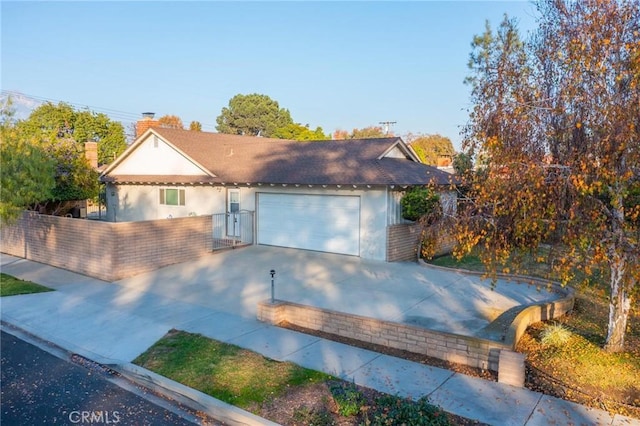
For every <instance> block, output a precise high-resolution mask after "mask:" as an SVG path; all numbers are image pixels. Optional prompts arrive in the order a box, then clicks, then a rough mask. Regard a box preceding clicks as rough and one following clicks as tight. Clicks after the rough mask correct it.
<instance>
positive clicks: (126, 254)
mask: <svg viewBox="0 0 640 426" xmlns="http://www.w3.org/2000/svg"><path fill="white" fill-rule="evenodd" d="M0 242H1V243H2V246H1V247H0V250H1V251H2V252H3V253H7V254H10V255H13V256H17V257H22V258H26V259H29V260H33V261H36V262H40V263H46V264H48V265H52V266H56V267H59V268H63V269H68V270H70V271H73V272H77V273H80V274H84V275H89V276H91V277H95V278H99V279H102V280H105V281H116V280H119V279H122V278H125V277H129V276H132V275H136V274H139V273H141V272H148V271H152V270H155V269H158V268H161V267H163V266H166V265H170V264H173V263H179V262H184V261H186V260H190V259H193V258H195V257H199V256H202V255H204V254H206V253H210V252H211V249H212V246H213V231H212V221H211V216H194V217H184V218H175V219H160V220H149V221H143V222H117V223H113V222H102V221H93V220H84V219H72V218H67V217H58V216H48V215H39V214H37V213H34V212H26V213H25V214H24V215H23V216H22V217H21V218H20V220H19V221H18V222H17V223H16V224H14V225H11V226H4V225H3V226H2V227H1V228H0Z"/></svg>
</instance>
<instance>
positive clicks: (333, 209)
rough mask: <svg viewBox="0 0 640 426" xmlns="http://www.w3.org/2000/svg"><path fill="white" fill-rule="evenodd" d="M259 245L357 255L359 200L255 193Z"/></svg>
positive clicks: (344, 197)
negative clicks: (256, 194) (256, 197)
mask: <svg viewBox="0 0 640 426" xmlns="http://www.w3.org/2000/svg"><path fill="white" fill-rule="evenodd" d="M258 244H266V245H272V246H281V247H292V248H300V249H306V250H316V251H325V252H330V253H340V254H351V255H355V256H358V255H359V254H360V197H357V196H343V195H300V194H269V193H259V194H258Z"/></svg>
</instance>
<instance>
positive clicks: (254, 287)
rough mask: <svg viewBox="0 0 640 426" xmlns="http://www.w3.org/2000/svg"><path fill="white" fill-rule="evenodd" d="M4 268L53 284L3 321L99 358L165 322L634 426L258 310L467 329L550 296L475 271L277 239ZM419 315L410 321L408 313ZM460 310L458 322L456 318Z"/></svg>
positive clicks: (355, 377)
mask: <svg viewBox="0 0 640 426" xmlns="http://www.w3.org/2000/svg"><path fill="white" fill-rule="evenodd" d="M0 265H1V268H2V272H4V273H7V274H10V275H13V276H16V277H18V278H22V279H27V280H31V281H34V282H37V283H40V284H43V285H47V286H49V287H52V288H55V289H56V290H57V291H55V292H48V293H40V294H32V295H23V296H12V297H4V298H2V299H0V309H1V311H2V313H1V317H2V321H3V322H4V323H6V324H10V325H12V326H15V327H18V328H20V329H22V330H25V331H27V332H29V333H31V334H33V335H35V336H38V337H41V338H43V339H46V340H48V341H51V342H53V343H54V344H56V345H58V346H61V347H63V348H66V349H68V350H71V351H73V352H77V353H80V354H82V355H83V356H88V357H90V358H92V359H94V360H95V361H97V362H101V363H105V364H129V363H130V362H131V361H132V360H133V359H134V358H135V357H136V356H138V355H139V354H140V353H142V352H144V351H145V350H146V349H147V348H148V347H149V346H151V345H152V344H153V343H155V342H156V341H157V340H158V339H160V338H161V337H162V336H163V335H164V334H165V333H166V332H167V331H169V330H170V329H172V328H175V329H180V330H185V331H189V332H195V333H201V334H203V335H205V336H208V337H211V338H214V339H217V340H220V341H224V342H228V343H233V344H236V345H238V346H241V347H245V348H248V349H251V350H254V351H256V352H259V353H261V354H263V355H264V356H266V357H269V358H273V359H276V360H287V361H292V362H295V363H297V364H299V365H302V366H304V367H308V368H312V369H316V370H320V371H325V372H327V373H331V374H334V375H336V376H339V377H342V378H345V379H348V380H350V381H354V382H355V383H357V384H360V385H363V386H367V387H371V388H375V389H378V390H381V391H383V392H388V393H391V394H399V395H402V396H410V397H413V398H419V397H421V396H423V395H428V396H429V398H430V400H431V401H432V402H433V403H435V404H438V405H440V406H441V407H442V408H443V409H444V410H446V411H449V412H451V413H455V414H458V415H461V416H464V417H468V418H471V419H475V420H478V421H480V422H484V423H489V424H494V425H548V424H575V425H579V424H585V425H594V424H601V425H638V426H640V420H638V419H631V418H626V417H623V416H618V415H616V416H611V415H609V414H608V413H607V412H604V411H599V410H594V409H590V408H586V407H584V406H581V405H578V404H574V403H570V402H566V401H564V400H560V399H557V398H553V397H548V396H545V395H543V394H540V393H537V392H532V391H529V390H527V389H522V388H515V387H511V386H508V385H502V384H498V383H495V382H489V381H486V380H482V379H478V378H473V377H469V376H465V375H462V374H458V373H453V372H451V371H448V370H443V369H439V368H435V367H430V366H425V365H421V364H418V363H413V362H410V361H406V360H402V359H399V358H394V357H390V356H386V355H382V354H379V353H375V352H371V351H367V350H364V349H359V348H354V347H351V346H347V345H344V344H340V343H337V342H332V341H328V340H324V339H319V338H316V337H313V336H309V335H305V334H301V333H297V332H294V331H291V330H285V329H281V328H277V327H273V326H269V325H266V324H264V323H261V322H258V321H256V319H255V315H256V306H257V303H258V301H261V300H265V299H267V298H268V297H269V287H270V285H269V284H270V279H271V278H270V275H269V270H270V269H275V270H276V296H277V297H278V298H281V299H284V300H289V301H293V302H297V303H306V304H311V305H315V306H321V307H327V308H331V309H335V310H345V311H348V312H352V313H358V314H361V315H369V316H374V317H377V318H381V319H390V320H394V321H399V322H410V321H414V323H415V322H416V321H419V323H420V324H424V325H426V326H429V327H431V328H434V329H440V330H443V331H454V332H458V333H461V334H469V335H473V334H474V333H477V332H478V331H479V330H480V329H482V328H483V327H484V326H486V324H488V323H489V322H490V321H492V320H493V319H494V318H495V317H497V316H498V315H499V314H500V313H501V312H503V311H504V310H507V309H509V308H510V307H512V306H515V305H517V304H528V303H531V302H533V301H537V300H547V299H548V298H553V297H555V296H554V294H552V293H547V292H546V290H544V289H537V288H535V287H533V286H528V285H524V284H514V283H507V282H498V287H497V289H496V291H491V289H490V287H489V284H488V283H487V282H483V281H482V280H480V279H479V278H477V277H469V276H466V275H463V274H457V273H452V272H445V271H431V270H428V269H425V268H422V267H420V266H418V265H415V264H388V263H383V262H370V261H364V260H361V259H359V258H354V257H348V256H337V255H329V254H321V253H313V252H304V251H299V250H288V249H279V248H273V247H261V246H255V247H249V248H246V249H242V250H235V251H227V252H223V253H218V254H212V255H210V256H205V257H203V258H200V259H197V260H194V261H193V262H187V263H183V264H178V265H173V266H170V267H166V268H163V269H161V270H158V271H154V272H152V273H147V274H142V275H139V276H136V277H132V278H129V279H125V280H121V281H118V282H115V283H106V282H103V281H100V280H96V279H92V278H89V277H86V276H82V275H78V274H74V273H71V272H68V271H65V270H61V269H57V268H53V267H50V266H47V265H43V264H38V263H34V262H30V261H26V260H23V259H19V258H15V257H11V256H7V255H4V254H3V255H1V256H0ZM416 319H417V320H416ZM456 319H457V321H455V320H456Z"/></svg>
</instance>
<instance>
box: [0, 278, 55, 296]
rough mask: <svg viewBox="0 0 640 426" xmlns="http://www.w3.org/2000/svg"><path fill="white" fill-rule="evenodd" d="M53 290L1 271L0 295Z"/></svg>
mask: <svg viewBox="0 0 640 426" xmlns="http://www.w3.org/2000/svg"><path fill="white" fill-rule="evenodd" d="M46 291H53V289H51V288H49V287H45V286H43V285H40V284H36V283H33V282H31V281H24V280H21V279H18V278H16V277H13V276H11V275H8V274H2V273H0V297H4V296H15V295H18V294H31V293H44V292H46Z"/></svg>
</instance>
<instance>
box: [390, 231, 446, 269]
mask: <svg viewBox="0 0 640 426" xmlns="http://www.w3.org/2000/svg"><path fill="white" fill-rule="evenodd" d="M419 238H420V225H418V224H416V223H400V224H397V225H389V226H387V262H402V261H415V260H417V259H418V252H417V250H418V239H419ZM454 244H455V240H454V238H453V236H452V235H440V237H439V241H438V247H437V248H436V251H435V256H442V255H444V254H448V253H451V252H452V250H453V247H454Z"/></svg>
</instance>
